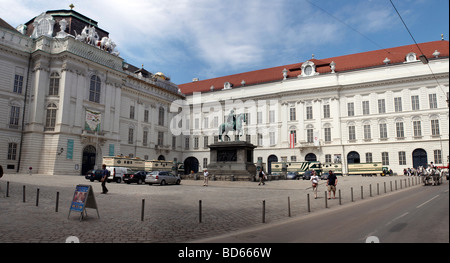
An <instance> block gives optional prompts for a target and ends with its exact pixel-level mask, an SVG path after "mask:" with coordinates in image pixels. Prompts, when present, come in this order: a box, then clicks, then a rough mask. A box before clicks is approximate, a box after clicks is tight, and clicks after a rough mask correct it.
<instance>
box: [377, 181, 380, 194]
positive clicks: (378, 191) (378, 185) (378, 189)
mask: <svg viewBox="0 0 450 263" xmlns="http://www.w3.org/2000/svg"><path fill="white" fill-rule="evenodd" d="M377 195H380V184H379V183H377Z"/></svg>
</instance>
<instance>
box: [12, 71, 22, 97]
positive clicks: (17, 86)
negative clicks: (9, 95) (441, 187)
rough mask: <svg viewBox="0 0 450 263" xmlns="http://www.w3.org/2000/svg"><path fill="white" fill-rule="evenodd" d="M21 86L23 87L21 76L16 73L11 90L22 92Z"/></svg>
mask: <svg viewBox="0 0 450 263" xmlns="http://www.w3.org/2000/svg"><path fill="white" fill-rule="evenodd" d="M22 88H23V76H22V75H18V74H16V75H15V76H14V88H13V92H15V93H19V94H22Z"/></svg>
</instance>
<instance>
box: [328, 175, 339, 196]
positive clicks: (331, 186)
mask: <svg viewBox="0 0 450 263" xmlns="http://www.w3.org/2000/svg"><path fill="white" fill-rule="evenodd" d="M328 174H329V175H328V179H327V186H328V199H331V192H333V199H336V185H337V177H336V175H335V174H334V173H333V171H329V172H328Z"/></svg>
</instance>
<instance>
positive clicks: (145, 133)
mask: <svg viewBox="0 0 450 263" xmlns="http://www.w3.org/2000/svg"><path fill="white" fill-rule="evenodd" d="M147 142H148V131H144V132H143V134H142V145H144V146H147Z"/></svg>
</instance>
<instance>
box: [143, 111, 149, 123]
mask: <svg viewBox="0 0 450 263" xmlns="http://www.w3.org/2000/svg"><path fill="white" fill-rule="evenodd" d="M148 114H149V111H148V110H144V122H148Z"/></svg>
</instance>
